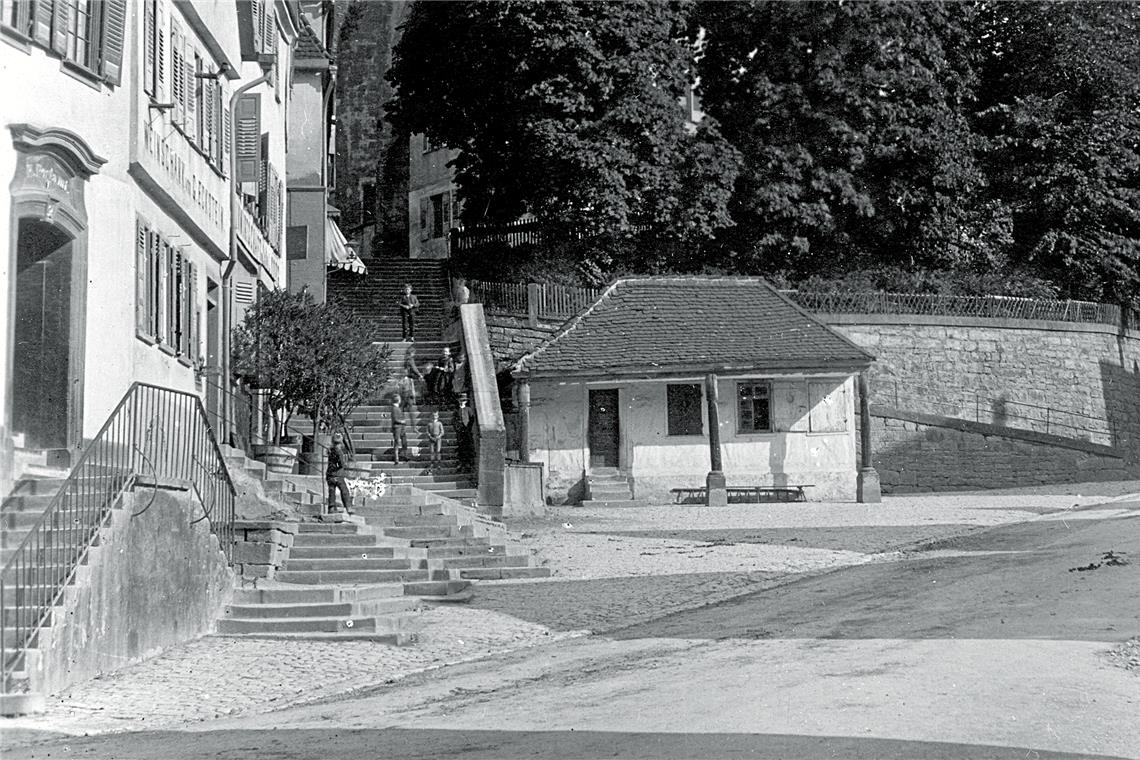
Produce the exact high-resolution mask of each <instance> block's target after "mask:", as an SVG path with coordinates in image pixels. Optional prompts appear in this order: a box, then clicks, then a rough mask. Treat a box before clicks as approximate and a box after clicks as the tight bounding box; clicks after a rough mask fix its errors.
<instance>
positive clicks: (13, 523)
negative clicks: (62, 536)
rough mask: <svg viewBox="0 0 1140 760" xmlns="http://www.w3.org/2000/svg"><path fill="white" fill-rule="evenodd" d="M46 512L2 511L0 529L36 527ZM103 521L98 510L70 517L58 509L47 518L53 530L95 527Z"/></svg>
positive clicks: (28, 528)
mask: <svg viewBox="0 0 1140 760" xmlns="http://www.w3.org/2000/svg"><path fill="white" fill-rule="evenodd" d="M45 514H46V513H45V511H44V510H40V511H38V512H32V511H7V510H5V511H4V512H2V513H0V530H5V531H6V530H30V529H31V528H34V527H36V526H37V525H38V524H39V523H40V520H41V519H44V515H45ZM101 521H102V520H101V517H100V515H99V512H98V511H93V512H91V513H87V514H83V515H81V516H80V517H68V515H67V514H65V513H64V512H62V511H56V512H54V513H52V515H51V516H50V517H48V518H47V523H46V524H47V525H48V526H49V527H50V528H52V529H53V530H56V529H61V528H72V529H75V528H85V527H86V528H92V529H94V528H95V527H97V526H98V525H99V524H100V522H101Z"/></svg>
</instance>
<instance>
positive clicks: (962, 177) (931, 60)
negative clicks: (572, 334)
mask: <svg viewBox="0 0 1140 760" xmlns="http://www.w3.org/2000/svg"><path fill="white" fill-rule="evenodd" d="M968 12H969V10H968V8H966V7H964V6H953V5H952V6H944V5H942V4H938V3H889V4H888V3H835V2H830V3H784V2H733V3H702V4H699V5H698V6H697V8H696V10H695V12H694V14H693V17H692V27H693V28H694V29H695V30H699V31H698V32H697V33H698V34H700V35H701V38H702V41H703V46H702V47H703V49H702V55H701V57H700V62H699V68H698V72H699V74H700V94H701V98H702V105H703V107H704V108H705V110H706V111H707V112H708V113H709V114H711V115H712V116H714V117H716V118H717V119H718V121H719V122H720V124H721V127H722V129H723V131H724V134H725V136H726V137H727V138H728V139H729V140H730V141H731V142H732V143H733V144H734V145H735V146H736V147H737V148H738V149H739V150H740V152H741V153H742V154H743V157H744V158H743V160H744V163H743V167H742V169H741V176H740V179H739V182H738V184H737V188H736V194H735V197H734V198H733V202H732V213H733V216H734V217H735V218H736V220H737V222H738V227H737V228H736V229H735V230H734V231H733V233H732V234H730V235H727V236H725V242H726V245H727V246H728V248H729V250H730V252H731V254H732V255H733V257H734V259H735V266H737V267H739V268H743V269H746V270H749V271H757V270H758V271H766V272H770V271H773V270H777V269H788V270H791V271H792V272H793V273H798V274H810V273H813V272H816V271H819V270H820V269H823V268H829V267H832V266H836V265H840V266H852V265H858V264H859V263H860V262H862V261H866V260H867V259H868V258H872V257H874V258H876V260H879V261H883V260H894V261H903V262H908V263H919V264H926V265H941V266H945V265H949V264H954V263H957V262H959V261H961V260H962V259H968V258H970V256H971V255H972V252H973V251H972V248H973V240H972V237H971V236H970V234H969V232H970V226H971V225H973V224H975V223H976V221H977V216H978V214H977V210H976V209H974V208H973V207H972V196H973V193H974V192H975V191H976V190H977V188H979V187H980V186H981V185H982V183H983V177H982V174H981V171H980V169H979V167H978V166H977V163H976V161H975V158H974V156H975V148H976V140H975V138H974V136H973V134H972V133H971V131H970V125H969V122H968V118H967V117H968V114H969V108H970V105H971V102H972V100H973V98H974V77H973V67H972V66H971V58H970V56H971V52H970V51H971V49H972V48H971V46H970V45H968V44H966V43H967V39H966V35H967V32H966V22H967V20H968V19H967V15H968Z"/></svg>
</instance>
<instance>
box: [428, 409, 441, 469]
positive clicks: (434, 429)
mask: <svg viewBox="0 0 1140 760" xmlns="http://www.w3.org/2000/svg"><path fill="white" fill-rule="evenodd" d="M427 434H428V441H430V442H431V465H429V466H430V468H431V469H432V470H437V469H439V459H440V453H441V452H442V450H443V423H442V422H440V421H439V412H432V413H431V422H429V423H428V426H427Z"/></svg>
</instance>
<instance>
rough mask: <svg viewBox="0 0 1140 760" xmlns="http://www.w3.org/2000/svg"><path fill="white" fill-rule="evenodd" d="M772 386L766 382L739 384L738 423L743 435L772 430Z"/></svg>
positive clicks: (737, 393) (737, 391)
mask: <svg viewBox="0 0 1140 760" xmlns="http://www.w3.org/2000/svg"><path fill="white" fill-rule="evenodd" d="M771 397H772V386H771V385H770V384H769V383H766V382H756V381H749V382H744V383H737V385H736V404H737V422H738V429H739V431H740V432H741V433H768V432H771V430H772V398H771Z"/></svg>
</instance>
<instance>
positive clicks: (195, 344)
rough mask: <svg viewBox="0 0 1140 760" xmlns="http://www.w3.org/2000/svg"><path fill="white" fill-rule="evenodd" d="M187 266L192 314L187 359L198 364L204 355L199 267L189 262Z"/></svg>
mask: <svg viewBox="0 0 1140 760" xmlns="http://www.w3.org/2000/svg"><path fill="white" fill-rule="evenodd" d="M186 266H187V272H189V280H188V282H189V294H188V299H187V300H188V303H189V314H190V345H189V352H188V353H187V354H186V357H187V358H188V359H189V360H190V361H192V362H197V361H198V359H199V358H200V357H201V355H202V338H201V335H202V332H201V327H202V324H201V319H202V315H201V312H200V307H199V305H198V267H197V266H195V265H194V264H191V263H189V262H187V265H186Z"/></svg>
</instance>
